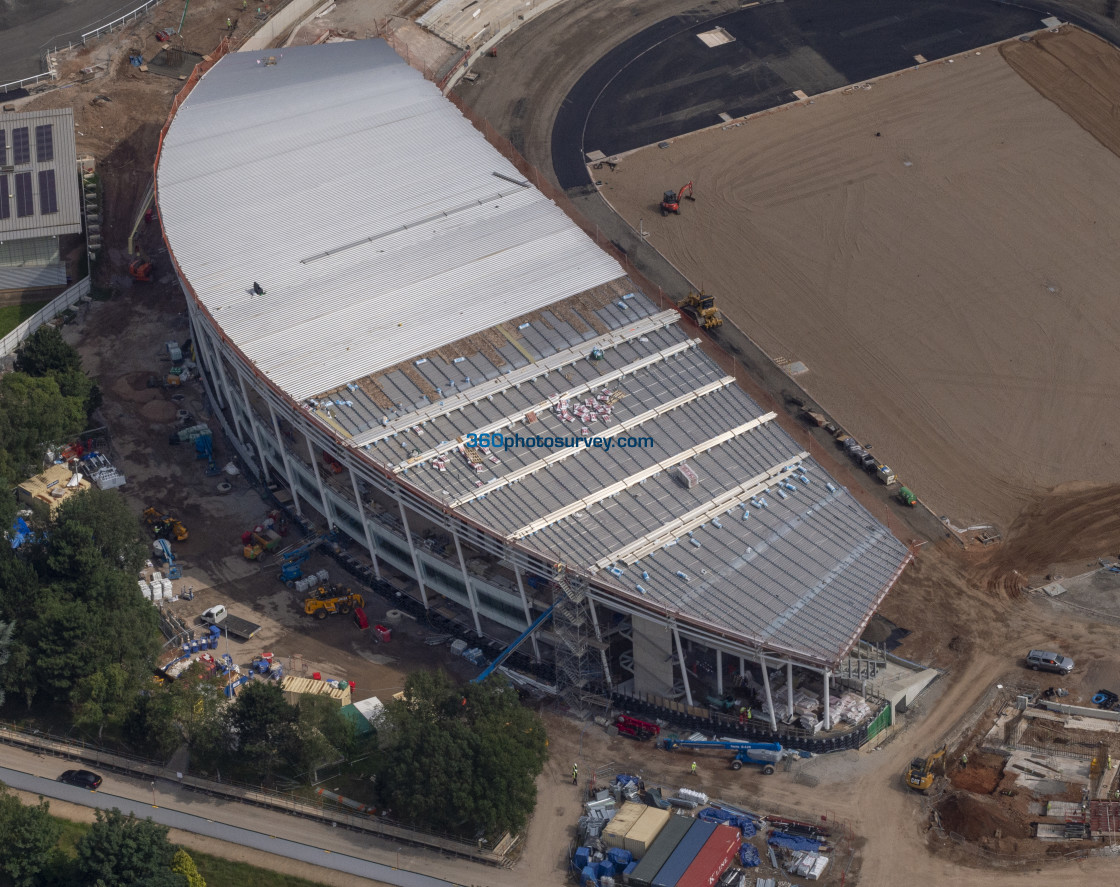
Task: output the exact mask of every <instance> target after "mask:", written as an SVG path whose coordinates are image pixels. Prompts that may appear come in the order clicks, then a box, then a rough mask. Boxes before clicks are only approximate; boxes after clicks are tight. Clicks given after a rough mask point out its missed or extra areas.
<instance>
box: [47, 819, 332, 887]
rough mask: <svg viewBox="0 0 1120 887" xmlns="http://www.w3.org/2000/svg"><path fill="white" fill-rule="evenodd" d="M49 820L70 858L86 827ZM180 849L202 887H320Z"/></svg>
mask: <svg viewBox="0 0 1120 887" xmlns="http://www.w3.org/2000/svg"><path fill="white" fill-rule="evenodd" d="M52 818H53V819H54V820H55V822H57V823H58V824H59V825H60V826H61V827H62V834H61V835H60V836H59V838H58V848H59V849H60V850H61V851H62V852H63V853H65V854H66V855H67V856H69V857H73V856H74V848H75V847H76V846H77V844H78V841H79V840H81V838H82V835H84V834H85V833H86V832H88V831H89V829H90V827H89V824H88V823H85V822H71V821H70V820H69V819H63V818H62V817H60V816H54V817H52ZM184 849H185V850H186V851H187V853H189V854H190V855H191V859H193V860H194V864H195V867H196V868H197V869H198V873H199V874H200V875H202V877H203V878H204V879H205V881H206V887H323V885H322V884H321V883H319V882H318V881H308V880H307V879H306V878H297V877H296V876H295V875H285V874H283V873H282V872H274V871H272V870H271V869H262V868H257V867H256V866H253V865H249V864H248V863H247V862H234V861H233V860H231V859H223V858H222V857H220V856H211V855H210V854H209V853H200V852H198V851H197V850H192V849H191V848H190V847H185V848H184Z"/></svg>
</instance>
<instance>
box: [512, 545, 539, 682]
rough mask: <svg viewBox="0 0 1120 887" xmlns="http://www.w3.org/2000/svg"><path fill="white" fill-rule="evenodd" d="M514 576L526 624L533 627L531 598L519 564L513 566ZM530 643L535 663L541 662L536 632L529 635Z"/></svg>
mask: <svg viewBox="0 0 1120 887" xmlns="http://www.w3.org/2000/svg"><path fill="white" fill-rule="evenodd" d="M513 575H514V576H516V577H517V590H518V591H519V592H521V606H522V607H524V608H525V624H526V625H532V624H533V614H532V611H531V610H530V609H529V596H528V595H527V594H525V577H524V576H523V575H522V573H521V567H519V566H517V564H514V565H513ZM529 641H530V642H531V643H532V645H533V661H534V662H540V661H541V645H540V642H539V641H538V640H537V633H536V632H535V631H534V632H533V633H532V634H531V635H529Z"/></svg>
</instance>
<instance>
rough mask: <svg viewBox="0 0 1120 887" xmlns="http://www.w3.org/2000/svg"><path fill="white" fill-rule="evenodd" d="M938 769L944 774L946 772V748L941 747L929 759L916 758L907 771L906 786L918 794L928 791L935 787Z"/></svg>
mask: <svg viewBox="0 0 1120 887" xmlns="http://www.w3.org/2000/svg"><path fill="white" fill-rule="evenodd" d="M939 764H940V767H939V766H938V765H939ZM937 769H940V770H941V771H942V772H944V770H945V746H941V748H939V749H938V750H937V751H935V752H934V753H933V754H932V755H930V756H929V757H928V758H914V760H912V761H911V762H910V768H909V769H908V770H907V771H906V784H907V785H908V786H910V788H912V789H914V791H916V792H924V791H927V790H928V789H929V787H930V786H931V785H933V780H934V778H935V777H936V775H937V773H936V772H935V770H937Z"/></svg>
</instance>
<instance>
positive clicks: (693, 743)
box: [661, 739, 812, 776]
mask: <svg viewBox="0 0 1120 887" xmlns="http://www.w3.org/2000/svg"><path fill="white" fill-rule="evenodd" d="M661 747H662V748H665V749H668V750H669V751H672V750H673V749H675V748H725V749H728V750H730V751H734V752H735V757H733V758H732V759H731V769H732V770H741V769H742V767H743V765H744V764H752V765H754V766H756V767H761V768H762V772H763V773H765V774H766V775H767V776H769V775H770V774H771V773H773V772H774V766H775V765H776V764H779V763H781V762H782V761H784V760H785V759H786V758H810V757H812V755H811V754H810V753H809V752H807V751H795V750H793V749H790V748H782V746H781V744H780V743H777V742H741V741H738V740H732V739H665V740H663V741H662V743H661Z"/></svg>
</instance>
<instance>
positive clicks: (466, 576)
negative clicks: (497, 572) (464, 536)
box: [451, 530, 482, 637]
mask: <svg viewBox="0 0 1120 887" xmlns="http://www.w3.org/2000/svg"><path fill="white" fill-rule="evenodd" d="M451 538H452V539H454V540H455V553H456V554H457V555H459V569H460V570H462V572H463V584H464V585H466V586H467V600H468V601H469V602H470V605H471V615H472V616H473V617H474V633H475V634H477V635H478V636H479V637H482V624H481V623H480V622H479V621H478V600H477V598H475V595H474V589H473V588H472V587H471V574H470V573H468V572H467V559H466V558H465V557H463V546H462V544H461V543H460V542H459V534H458V533H456V532H455V531H454V530H452V531H451Z"/></svg>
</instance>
